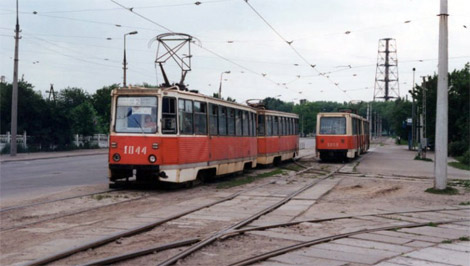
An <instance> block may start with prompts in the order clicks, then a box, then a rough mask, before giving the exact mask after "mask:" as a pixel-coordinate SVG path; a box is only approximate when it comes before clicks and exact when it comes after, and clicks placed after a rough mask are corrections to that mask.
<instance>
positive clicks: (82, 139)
mask: <svg viewBox="0 0 470 266" xmlns="http://www.w3.org/2000/svg"><path fill="white" fill-rule="evenodd" d="M85 143H89V144H90V145H98V147H100V148H108V143H109V142H108V135H106V134H95V135H93V136H82V135H78V134H77V135H75V146H77V147H80V146H83V145H84V144H85Z"/></svg>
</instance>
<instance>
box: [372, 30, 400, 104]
mask: <svg viewBox="0 0 470 266" xmlns="http://www.w3.org/2000/svg"><path fill="white" fill-rule="evenodd" d="M392 94H393V95H392ZM397 97H400V87H399V83H398V59H397V46H396V41H395V39H392V38H385V39H380V40H379V49H378V54H377V69H376V72H375V85H374V101H375V98H383V99H385V101H388V100H389V99H392V98H397Z"/></svg>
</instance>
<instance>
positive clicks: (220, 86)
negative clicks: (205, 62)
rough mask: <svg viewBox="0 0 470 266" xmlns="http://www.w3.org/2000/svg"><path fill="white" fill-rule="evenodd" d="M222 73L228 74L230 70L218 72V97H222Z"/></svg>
mask: <svg viewBox="0 0 470 266" xmlns="http://www.w3.org/2000/svg"><path fill="white" fill-rule="evenodd" d="M224 74H230V71H224V72H222V73H220V84H219V99H222V76H223V75H224Z"/></svg>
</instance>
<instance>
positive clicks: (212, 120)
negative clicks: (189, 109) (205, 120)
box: [209, 104, 219, 135]
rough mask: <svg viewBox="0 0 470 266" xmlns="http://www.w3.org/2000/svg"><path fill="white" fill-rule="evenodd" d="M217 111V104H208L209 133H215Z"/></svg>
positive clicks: (216, 131) (216, 130)
mask: <svg viewBox="0 0 470 266" xmlns="http://www.w3.org/2000/svg"><path fill="white" fill-rule="evenodd" d="M218 113H219V106H217V105H215V104H209V133H210V134H211V135H217V133H218V125H217V116H218Z"/></svg>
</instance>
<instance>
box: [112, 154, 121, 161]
mask: <svg viewBox="0 0 470 266" xmlns="http://www.w3.org/2000/svg"><path fill="white" fill-rule="evenodd" d="M120 160H121V155H119V153H115V154H113V161H115V162H119V161H120Z"/></svg>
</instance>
